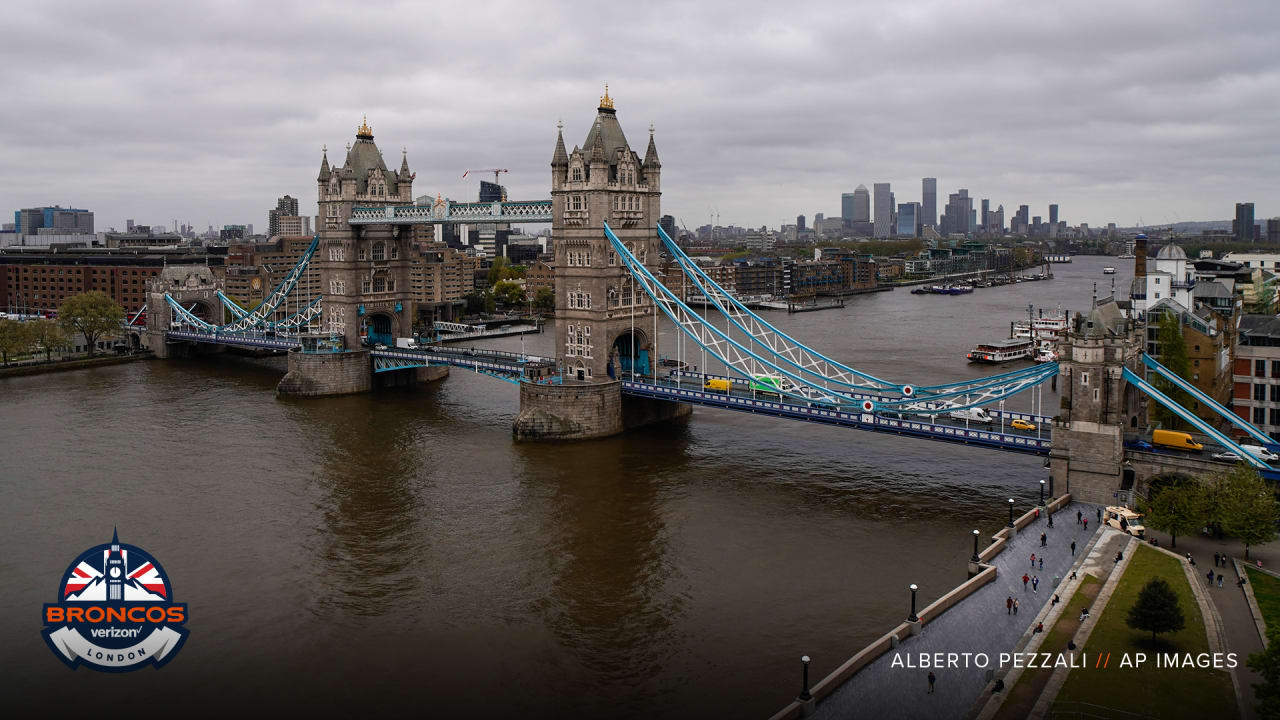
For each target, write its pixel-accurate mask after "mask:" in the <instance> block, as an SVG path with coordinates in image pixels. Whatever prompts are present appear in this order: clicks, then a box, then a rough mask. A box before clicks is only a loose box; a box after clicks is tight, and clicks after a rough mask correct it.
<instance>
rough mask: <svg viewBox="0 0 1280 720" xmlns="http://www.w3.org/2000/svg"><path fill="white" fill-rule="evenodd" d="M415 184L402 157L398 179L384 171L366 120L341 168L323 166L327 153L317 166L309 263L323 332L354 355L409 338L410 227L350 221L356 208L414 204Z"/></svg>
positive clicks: (411, 311) (411, 316)
mask: <svg viewBox="0 0 1280 720" xmlns="http://www.w3.org/2000/svg"><path fill="white" fill-rule="evenodd" d="M413 178H414V176H413V174H412V173H410V172H409V160H408V155H407V153H405V154H404V156H403V157H402V158H401V161H400V170H399V171H398V172H397V171H393V170H389V169H387V165H386V162H384V160H383V158H382V153H381V151H379V150H378V146H377V145H375V144H374V142H373V130H372V129H371V128H370V127H369V123H368V121H367V120H366V121H365V122H363V123H362V124H361V125H360V128H359V129H358V130H357V131H356V141H355V143H354V144H349V145H347V157H346V160H345V161H344V162H343V164H342V166H341V167H334V168H330V167H329V154H328V151H327V148H326V150H325V152H324V157H323V159H322V160H321V162H320V174H319V176H318V177H316V185H317V188H318V198H317V199H318V201H319V205H320V222H319V227H318V228H317V232H318V233H319V234H320V247H319V248H318V250H317V251H316V257H315V259H314V261H313V262H315V263H316V264H317V266H318V268H319V270H320V287H321V292H322V293H323V294H324V317H323V323H324V325H323V327H324V329H325V330H327V331H329V332H334V333H337V334H339V335H342V336H343V337H344V338H345V339H346V343H347V347H348V348H353V349H354V348H358V347H359V346H360V336H361V335H365V334H367V336H368V338H369V340H370V341H371V342H383V343H386V344H387V345H394V344H395V342H394V339H395V338H396V337H405V336H408V335H411V334H412V329H413V321H414V302H413V294H412V291H411V286H410V282H409V268H410V257H409V249H410V243H411V241H412V230H411V228H410V226H408V225H351V224H349V223H348V219H349V218H350V217H351V210H352V208H354V207H386V206H388V205H409V204H412V202H413Z"/></svg>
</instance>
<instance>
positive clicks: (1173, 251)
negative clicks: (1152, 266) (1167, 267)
mask: <svg viewBox="0 0 1280 720" xmlns="http://www.w3.org/2000/svg"><path fill="white" fill-rule="evenodd" d="M1156 259H1157V260H1186V259H1187V254H1186V253H1185V252H1183V251H1182V248H1180V247H1178V246H1177V245H1174V244H1173V243H1169V244H1168V245H1165V246H1164V247H1162V248H1160V252H1159V253H1157V254H1156Z"/></svg>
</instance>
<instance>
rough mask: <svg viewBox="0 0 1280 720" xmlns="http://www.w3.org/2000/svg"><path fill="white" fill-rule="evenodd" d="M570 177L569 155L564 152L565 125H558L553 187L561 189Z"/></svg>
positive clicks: (561, 123) (553, 156)
mask: <svg viewBox="0 0 1280 720" xmlns="http://www.w3.org/2000/svg"><path fill="white" fill-rule="evenodd" d="M568 177H569V154H568V153H566V152H565V151H564V123H563V122H558V123H556V150H555V153H553V154H552V155H551V187H553V188H558V187H561V186H562V185H563V184H564V182H565V181H566V180H568Z"/></svg>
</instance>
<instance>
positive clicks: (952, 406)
mask: <svg viewBox="0 0 1280 720" xmlns="http://www.w3.org/2000/svg"><path fill="white" fill-rule="evenodd" d="M604 232H605V236H606V237H607V238H608V239H609V242H610V244H611V245H612V246H613V250H614V253H615V254H616V255H617V257H618V258H619V259H620V260H621V261H622V265H623V267H624V268H626V270H627V271H628V272H629V273H630V274H631V276H632V277H633V278H634V279H635V281H636V284H638V285H640V286H641V288H642V289H643V290H644V292H645V294H646V295H648V296H649V298H650V299H651V300H653V302H654V303H655V305H656V306H657V307H659V308H661V309H662V312H663V313H664V314H665V315H666V316H667V317H668V318H670V319H671V321H672V322H673V323H675V325H676V327H678V328H680V330H681V331H682V332H684V334H686V335H688V336H689V337H690V338H692V339H693V341H694V342H695V343H697V344H698V345H699V346H700V347H702V348H703V349H704V350H706V351H707V352H709V353H710V354H711V355H712V356H713V357H715V358H716V359H717V360H719V361H720V362H722V363H724V365H725V367H727V368H730V369H731V370H732V371H733V372H735V373H738V374H739V375H741V376H743V377H744V378H746V379H748V380H752V379H754V378H755V377H757V376H759V375H761V374H767V375H778V376H781V377H784V378H786V379H787V380H789V381H791V383H793V384H795V386H796V387H795V388H793V389H787V390H779V391H777V394H778V395H780V396H785V397H789V398H791V399H793V400H798V401H801V402H806V403H807V402H810V401H815V400H817V401H821V402H823V403H824V404H827V405H835V406H840V407H861V408H862V409H863V410H865V411H867V412H871V411H872V410H874V409H875V404H874V403H872V402H871V401H867V400H860V399H858V398H854V397H852V396H851V395H850V394H849V392H848V387H849V385H848V384H847V383H846V384H845V387H843V388H841V389H840V390H835V389H833V388H831V387H830V386H829V385H827V384H826V383H823V382H821V381H818V380H815V379H814V377H813V373H807V374H805V375H802V374H800V373H801V372H802V370H801V368H799V367H797V365H796V364H795V363H794V362H790V361H779V362H781V364H779V362H775V361H774V360H776V359H778V356H777V354H775V353H769V354H770V355H771V356H772V357H771V358H766V357H764V356H762V355H761V354H760V353H758V352H756V350H755V343H754V342H753V343H752V346H751V347H747V346H745V345H743V344H742V343H741V342H739V341H737V340H735V339H734V338H732V337H731V336H730V335H729V334H728V333H727V332H725V331H724V330H721V329H720V328H719V327H717V326H716V325H715V324H714V323H711V322H708V321H707V319H706V318H704V317H702V316H701V315H699V314H698V313H697V312H696V311H694V310H693V309H692V308H690V307H689V306H688V305H686V304H685V302H684V300H683V299H682V298H680V297H678V296H677V295H676V294H675V293H674V292H672V291H671V290H670V289H669V288H668V287H667V286H666V285H665V284H664V283H663V282H661V281H660V280H658V278H656V277H655V276H654V275H653V273H652V272H650V271H649V269H648V268H647V267H645V265H644V263H642V262H640V260H639V259H638V258H636V256H635V254H634V253H633V252H632V251H631V249H630V248H628V247H627V246H626V244H625V243H623V242H622V241H621V240H619V239H618V236H617V235H616V234H614V232H613V229H612V228H610V227H609V225H608V223H605V224H604ZM725 295H726V296H728V295H727V293H726V294H725ZM633 305H634V301H633ZM791 342H792V343H794V341H791ZM794 344H795V345H796V346H797V347H798V348H801V349H803V350H805V351H807V350H808V348H805V347H804V346H802V345H799V344H798V343H794ZM762 352H764V351H763V350H762ZM1056 372H1057V370H1056V367H1052V366H1051V367H1048V368H1046V369H1037V368H1032V369H1030V370H1029V371H1018V372H1017V373H1013V374H1012V375H1015V376H1016V377H1015V378H1014V379H1013V380H1011V381H1002V380H1000V379H994V380H993V379H991V378H982V379H979V380H971V381H966V382H965V383H962V384H958V385H962V386H967V387H966V389H965V390H956V391H953V392H952V393H951V394H949V395H946V396H945V397H938V396H929V397H927V398H924V399H919V398H918V399H916V400H914V401H910V400H907V401H903V402H904V403H905V402H915V403H916V404H915V405H914V406H913V409H912V410H911V411H912V412H916V413H917V414H938V413H943V412H950V411H952V410H958V409H963V408H970V407H977V406H981V405H988V404H991V403H994V402H997V401H999V400H1003V399H1004V398H1007V397H1009V396H1012V395H1014V394H1016V393H1018V392H1022V391H1023V390H1026V389H1028V388H1030V387H1034V386H1035V385H1037V384H1039V383H1040V382H1044V381H1045V380H1047V379H1048V378H1050V377H1052V375H1053V373H1056ZM903 390H904V394H905V387H904V388H903ZM935 398H936V399H935ZM952 398H960V399H959V400H956V399H952ZM924 400H928V402H927V403H926V402H924ZM914 408H918V410H916V409H914Z"/></svg>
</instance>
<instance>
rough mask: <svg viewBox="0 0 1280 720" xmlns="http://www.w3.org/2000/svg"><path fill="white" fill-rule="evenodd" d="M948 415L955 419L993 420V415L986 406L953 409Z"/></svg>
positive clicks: (984, 421)
mask: <svg viewBox="0 0 1280 720" xmlns="http://www.w3.org/2000/svg"><path fill="white" fill-rule="evenodd" d="M947 417H950V418H951V419H953V420H968V421H969V422H980V423H989V422H992V419H991V415H990V414H989V413H988V412H987V411H986V410H985V409H984V408H980V407H972V408H962V409H960V410H952V411H951V412H949V413H947Z"/></svg>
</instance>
